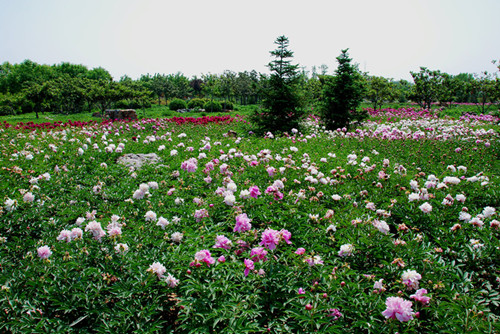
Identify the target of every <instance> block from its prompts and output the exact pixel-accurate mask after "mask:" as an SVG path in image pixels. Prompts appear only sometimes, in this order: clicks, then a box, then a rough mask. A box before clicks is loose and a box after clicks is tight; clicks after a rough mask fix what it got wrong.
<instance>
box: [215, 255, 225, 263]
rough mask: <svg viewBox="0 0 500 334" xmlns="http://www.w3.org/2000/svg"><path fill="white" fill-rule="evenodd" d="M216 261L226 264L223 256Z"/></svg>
mask: <svg viewBox="0 0 500 334" xmlns="http://www.w3.org/2000/svg"><path fill="white" fill-rule="evenodd" d="M217 261H219V262H220V263H224V262H226V257H225V256H224V255H221V256H219V258H218V259H217Z"/></svg>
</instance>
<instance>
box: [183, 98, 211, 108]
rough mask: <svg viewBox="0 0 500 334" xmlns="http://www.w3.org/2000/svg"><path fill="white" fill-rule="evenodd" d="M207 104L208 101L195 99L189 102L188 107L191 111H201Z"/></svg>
mask: <svg viewBox="0 0 500 334" xmlns="http://www.w3.org/2000/svg"><path fill="white" fill-rule="evenodd" d="M205 103H207V100H205V99H199V98H194V99H191V100H189V102H188V104H187V106H188V108H189V109H196V108H198V109H201V108H203V106H204V105H205Z"/></svg>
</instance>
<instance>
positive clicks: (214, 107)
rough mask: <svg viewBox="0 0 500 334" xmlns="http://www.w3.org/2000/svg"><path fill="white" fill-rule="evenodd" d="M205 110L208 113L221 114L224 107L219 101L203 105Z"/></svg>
mask: <svg viewBox="0 0 500 334" xmlns="http://www.w3.org/2000/svg"><path fill="white" fill-rule="evenodd" d="M203 109H205V111H207V112H221V111H222V105H221V104H220V103H219V102H217V101H208V102H207V103H205V104H204V105H203Z"/></svg>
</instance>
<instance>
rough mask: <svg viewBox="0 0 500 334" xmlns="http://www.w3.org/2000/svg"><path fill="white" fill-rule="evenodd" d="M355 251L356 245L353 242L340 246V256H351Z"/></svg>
mask: <svg viewBox="0 0 500 334" xmlns="http://www.w3.org/2000/svg"><path fill="white" fill-rule="evenodd" d="M353 251H354V246H353V245H352V244H344V245H342V246H340V250H339V253H338V254H339V256H351V255H352V252H353Z"/></svg>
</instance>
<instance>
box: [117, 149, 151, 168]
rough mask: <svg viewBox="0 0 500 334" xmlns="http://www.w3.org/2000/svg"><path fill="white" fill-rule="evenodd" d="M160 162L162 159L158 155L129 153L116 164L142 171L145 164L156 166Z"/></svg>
mask: <svg viewBox="0 0 500 334" xmlns="http://www.w3.org/2000/svg"><path fill="white" fill-rule="evenodd" d="M160 161H161V159H160V157H159V156H158V155H157V154H156V153H148V154H142V153H138V154H136V153H129V154H125V155H123V156H121V157H119V158H118V160H117V161H116V162H117V163H119V164H122V165H125V166H126V167H129V168H133V169H134V170H138V169H141V167H142V166H143V165H144V164H156V163H158V162H160Z"/></svg>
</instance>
